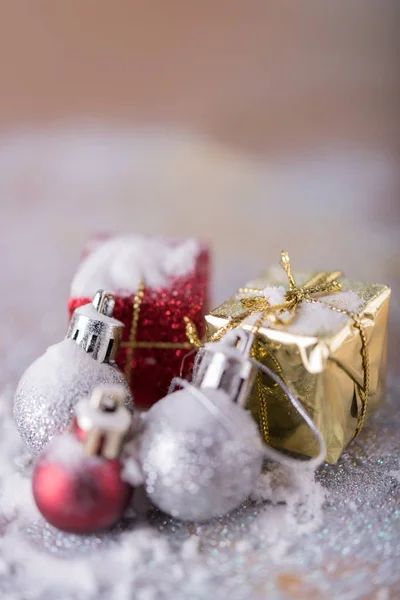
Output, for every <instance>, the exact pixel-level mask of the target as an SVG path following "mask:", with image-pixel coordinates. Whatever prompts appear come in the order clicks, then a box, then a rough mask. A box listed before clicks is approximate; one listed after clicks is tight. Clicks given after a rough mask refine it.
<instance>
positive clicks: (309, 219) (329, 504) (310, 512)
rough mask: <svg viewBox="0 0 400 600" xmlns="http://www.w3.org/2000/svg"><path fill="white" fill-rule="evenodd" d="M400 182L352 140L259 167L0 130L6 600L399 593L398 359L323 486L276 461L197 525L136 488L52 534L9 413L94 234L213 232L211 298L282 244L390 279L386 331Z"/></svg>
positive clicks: (319, 262)
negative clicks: (121, 511)
mask: <svg viewBox="0 0 400 600" xmlns="http://www.w3.org/2000/svg"><path fill="white" fill-rule="evenodd" d="M396 178H397V170H396V165H393V164H392V163H391V162H390V158H389V157H384V156H381V155H375V154H365V153H359V152H356V151H354V150H351V149H342V150H341V151H340V152H339V151H338V152H336V151H332V153H331V154H329V153H321V154H320V155H319V156H315V157H309V158H304V159H302V160H300V161H297V162H291V163H286V164H267V163H262V162H260V163H256V162H255V161H252V160H250V159H248V158H247V157H244V156H241V155H239V154H236V153H235V152H232V151H231V150H228V149H225V148H221V147H220V146H217V145H215V144H212V143H208V142H205V141H204V140H199V139H197V138H193V137H190V136H179V135H178V136H171V135H164V134H162V133H157V132H152V133H149V134H145V133H144V132H129V131H126V130H125V131H124V132H121V131H99V130H96V129H92V130H91V131H87V132H86V133H85V132H83V131H82V128H77V129H76V130H61V131H57V130H53V131H44V132H31V133H28V134H24V133H21V134H15V135H11V134H10V136H3V137H2V138H1V140H0V197H1V202H2V209H3V214H2V218H1V220H0V253H1V256H2V257H3V262H2V271H1V277H2V296H1V309H2V310H1V316H0V324H1V334H2V335H1V336H0V352H1V359H2V368H1V371H0V383H1V389H2V392H1V398H0V413H1V414H0V456H1V459H0V597H1V598H4V599H5V600H26V599H28V598H29V600H55V599H57V600H94V599H96V600H102V599H104V600H132V598H135V600H170V599H171V598H174V600H188V599H189V598H190V600H192V599H194V600H209V599H210V598H213V599H214V600H226V599H227V598H229V599H230V600H256V599H258V598H268V600H288V599H292V598H293V599H297V598H310V599H311V598H312V599H313V600H325V599H330V598H334V599H335V600H361V599H365V598H371V599H373V600H375V599H376V600H388V599H391V598H398V597H400V582H399V579H400V575H399V569H398V565H399V562H400V525H399V519H400V511H399V498H400V482H399V479H400V476H399V472H400V465H399V451H400V441H399V436H398V431H399V428H400V411H399V410H398V401H399V396H400V380H399V378H398V377H397V376H396V373H398V372H399V368H398V362H397V363H396V355H395V353H394V352H392V354H391V370H390V376H389V381H390V386H389V398H388V403H387V405H386V407H385V408H384V409H383V410H382V411H381V412H380V413H379V414H378V415H377V416H376V417H375V418H374V419H372V420H371V421H369V422H368V424H367V426H366V427H365V429H364V430H363V432H362V433H361V435H360V436H359V437H358V438H357V440H355V441H354V442H353V443H352V444H351V445H350V447H349V449H348V450H347V452H346V453H345V454H344V456H343V457H342V459H341V460H340V461H339V463H338V464H337V465H334V466H326V467H322V468H321V469H320V470H319V471H318V473H317V476H316V481H314V480H313V479H312V478H311V477H309V478H306V477H305V476H304V474H303V473H302V474H301V476H299V475H297V474H296V473H293V472H290V471H287V470H284V469H282V468H280V467H275V468H272V469H271V470H269V471H268V472H267V473H265V474H264V475H263V476H262V477H261V478H260V480H259V482H258V484H257V486H256V489H255V491H254V493H253V500H252V501H250V502H248V503H247V504H245V505H244V506H243V507H241V508H240V509H238V510H237V511H234V512H233V513H232V514H230V515H228V516H226V517H224V518H221V519H215V520H213V521H211V522H210V523H206V524H201V525H196V524H183V523H181V522H179V521H176V520H174V519H170V518H168V517H166V516H164V515H163V514H161V513H160V512H157V511H156V510H155V509H153V508H152V507H151V506H150V505H149V504H148V502H147V501H146V499H145V497H144V495H143V493H142V492H140V493H138V494H137V495H136V498H134V503H133V506H132V507H131V508H130V510H129V511H128V513H127V514H126V516H125V519H124V520H123V522H122V523H121V524H120V526H118V527H117V528H116V529H115V530H113V531H112V532H109V533H107V534H103V535H95V536H83V537H81V536H73V535H65V534H62V533H60V532H58V531H56V530H55V529H54V528H52V527H51V526H49V525H46V524H45V523H44V522H43V520H42V519H41V518H40V516H39V515H38V513H37V511H36V508H35V507H34V505H33V502H32V496H31V492H30V480H29V474H30V472H31V468H32V463H31V460H32V459H31V457H30V456H29V455H28V454H27V450H26V448H25V446H24V445H23V443H22V441H20V439H19V437H18V435H17V433H16V430H15V427H14V424H13V421H12V418H11V398H12V395H13V392H14V390H15V386H16V383H17V380H18V378H19V377H20V375H21V374H22V372H23V371H24V370H25V369H26V367H27V366H28V364H29V363H30V362H32V360H34V359H35V358H36V357H38V356H39V355H40V354H42V353H43V351H44V350H45V348H46V347H47V346H49V345H50V344H52V343H57V342H58V341H59V340H61V339H62V338H63V336H64V334H65V329H66V318H67V306H66V300H67V297H68V293H69V287H70V282H71V279H72V276H73V273H74V272H75V269H76V265H77V264H78V261H79V256H80V253H81V250H82V247H83V244H84V242H85V241H86V240H87V238H88V237H89V236H91V235H93V233H96V232H97V231H115V232H121V231H127V232H130V231H133V232H140V233H141V232H145V233H148V234H153V233H156V234H162V235H167V236H182V234H183V235H189V236H193V237H197V236H199V237H203V236H204V237H206V238H207V237H208V238H209V239H211V240H212V241H213V245H214V247H215V248H216V257H215V269H216V280H215V291H216V293H215V297H214V302H213V304H214V305H217V304H218V303H219V302H221V301H223V300H224V299H226V298H227V297H229V296H230V295H231V293H232V292H233V291H235V289H237V288H238V287H239V286H240V285H242V284H243V282H244V281H247V280H249V279H250V278H251V277H254V276H255V275H257V274H258V273H259V272H260V271H262V270H263V269H265V268H266V267H268V266H269V265H270V264H274V263H276V262H277V260H278V259H279V251H280V250H281V249H282V248H285V249H286V250H287V251H288V252H289V253H290V256H291V259H292V263H293V268H294V269H295V270H297V269H298V268H299V267H303V268H306V269H310V270H314V269H320V268H321V269H326V270H328V269H332V270H334V269H342V270H344V271H345V272H346V275H348V276H351V277H354V278H355V279H361V280H362V279H370V280H372V281H379V282H383V283H388V284H390V285H392V286H393V288H394V292H396V290H397V293H394V294H393V299H392V315H391V329H392V339H393V340H395V339H396V335H397V334H398V333H399V332H400V306H399V303H398V300H397V297H398V293H399V286H398V281H397V277H398V272H399V262H398V258H397V257H398V256H399V252H398V250H399V247H398V226H397V224H396V223H395V222H394V221H393V220H388V221H384V220H383V218H377V216H376V214H374V212H373V211H374V208H373V207H374V206H376V205H377V203H378V204H379V206H380V209H379V210H380V211H381V212H382V214H383V212H384V204H383V199H384V198H385V197H386V195H387V190H388V189H390V188H391V186H393V185H394V182H395V181H396ZM274 198H278V199H279V202H278V201H274ZM321 198H323V200H324V202H322V201H321ZM377 199H378V201H377ZM199 207H201V209H199ZM250 215H253V216H252V217H251V218H250ZM278 225H279V226H278ZM338 231H340V240H339V239H338V237H337V236H338ZM316 249H318V251H317V252H316ZM396 286H397V287H396ZM392 344H393V342H392ZM393 348H394V346H393V345H392V349H393ZM131 468H132V471H133V470H134V465H131ZM130 476H131V477H133V474H132V473H131V474H130Z"/></svg>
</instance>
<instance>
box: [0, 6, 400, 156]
mask: <svg viewBox="0 0 400 600" xmlns="http://www.w3.org/2000/svg"><path fill="white" fill-rule="evenodd" d="M399 28H400V5H399V2H398V0H344V1H337V2H330V1H329V0H325V1H324V0H302V1H301V2H299V1H298V0H202V1H198V0H193V1H189V2H188V1H187V0H168V1H165V0H150V1H145V0H115V1H110V0H83V1H82V0H68V1H59V2H54V1H52V0H18V1H17V2H14V1H12V0H3V2H2V3H1V18H0V74H1V95H0V126H2V127H11V126H13V125H18V126H21V125H23V124H29V123H32V122H35V123H37V122H45V121H49V120H54V119H64V118H71V117H77V116H79V117H81V116H85V115H86V116H89V117H91V118H101V119H104V118H106V119H111V120H114V119H129V120H131V121H133V122H136V123H141V124H142V123H144V122H147V123H151V124H154V123H157V122H162V123H164V122H166V121H167V122H169V123H177V124H179V125H181V126H187V127H189V128H191V129H195V130H201V131H203V132H206V133H208V134H211V135H214V136H218V137H219V138H220V139H222V140H227V141H229V142H231V143H235V144H240V145H241V146H243V147H250V148H255V149H258V150H261V151H268V153H271V154H276V153H278V152H282V151H288V150H297V151H299V150H301V151H303V150H304V149H306V148H310V147H316V146H319V145H321V144H326V143H328V142H329V143H333V142H335V141H340V142H342V141H343V140H351V141H352V142H358V143H360V144H363V145H364V146H365V147H371V146H372V147H379V148H381V149H383V150H385V151H393V152H394V151H395V150H396V149H397V146H398V140H399V127H400V118H399V116H400V102H399V90H400V73H399V71H400V69H399V65H398V56H399V41H398V32H399Z"/></svg>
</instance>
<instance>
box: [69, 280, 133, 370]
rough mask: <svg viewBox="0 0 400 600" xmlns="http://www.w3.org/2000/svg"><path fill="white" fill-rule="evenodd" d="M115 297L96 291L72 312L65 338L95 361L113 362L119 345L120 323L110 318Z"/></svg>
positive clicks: (121, 327) (122, 325) (121, 324)
mask: <svg viewBox="0 0 400 600" xmlns="http://www.w3.org/2000/svg"><path fill="white" fill-rule="evenodd" d="M114 306H115V298H114V296H113V295H112V294H110V293H107V292H105V291H104V290H99V291H98V292H97V293H96V294H95V296H94V298H93V302H90V303H89V304H84V305H83V306H79V307H78V308H76V309H75V310H74V312H73V315H72V318H71V322H70V324H69V328H68V332H67V335H66V337H67V338H71V339H72V340H74V341H75V342H76V343H77V344H78V346H80V347H81V348H83V349H84V350H85V352H87V353H88V354H90V355H91V356H92V358H94V359H95V360H97V361H98V362H102V363H103V362H105V363H109V362H113V361H115V356H116V353H117V350H118V347H119V344H120V342H121V337H122V331H123V328H124V324H123V323H122V322H121V321H118V320H117V319H114V318H113V316H112V315H113V311H114Z"/></svg>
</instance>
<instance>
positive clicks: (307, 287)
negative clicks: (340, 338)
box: [186, 251, 370, 442]
mask: <svg viewBox="0 0 400 600" xmlns="http://www.w3.org/2000/svg"><path fill="white" fill-rule="evenodd" d="M281 265H282V267H283V269H284V271H285V273H286V275H287V278H288V281H289V289H288V290H287V291H286V293H285V301H284V302H282V303H281V304H275V305H272V304H271V303H270V301H269V300H268V298H266V297H265V296H261V295H260V292H261V291H262V290H260V289H256V288H240V289H239V293H243V294H254V295H253V296H251V297H247V298H243V299H242V300H241V304H242V306H243V308H244V309H245V310H244V312H242V313H241V314H240V315H237V316H234V317H231V318H230V319H229V321H228V323H227V324H226V325H224V326H223V327H221V328H220V329H219V330H218V331H217V332H215V333H214V335H212V336H211V337H210V338H209V340H208V341H210V342H216V341H218V340H220V339H221V338H222V337H223V336H224V335H225V333H227V332H228V331H230V330H231V329H234V328H235V327H239V326H240V325H242V324H243V323H244V321H245V320H246V319H248V318H249V317H250V316H252V315H254V314H257V313H259V314H260V316H259V318H258V319H257V321H256V323H255V324H254V325H252V327H251V328H252V331H253V333H254V334H255V335H256V334H257V333H258V332H259V329H260V327H261V326H262V325H263V324H264V323H265V321H266V320H267V321H269V322H270V323H272V324H279V325H283V326H285V325H286V326H288V325H290V324H291V323H292V322H293V320H294V319H295V318H296V312H297V309H298V307H299V305H300V304H301V303H302V302H310V303H316V304H317V303H321V304H323V305H324V306H326V307H328V308H329V309H331V310H334V311H336V312H338V313H342V314H345V315H347V316H349V317H350V318H351V319H352V320H353V324H354V326H355V327H356V328H357V329H358V330H359V332H360V338H361V358H362V366H363V374H364V381H363V385H362V386H357V387H358V392H359V396H360V398H361V403H362V409H361V413H360V415H359V418H358V423H357V428H356V432H355V435H354V437H356V436H357V435H358V434H359V432H360V431H361V429H362V427H363V426H364V422H365V418H366V414H367V408H368V397H369V387H370V366H369V355H368V345H367V337H366V334H365V330H364V327H363V325H362V323H361V320H360V317H359V315H358V314H357V313H354V312H352V311H349V310H346V309H344V308H339V307H337V306H333V305H331V304H328V303H327V302H321V300H320V299H319V296H321V295H326V294H332V293H335V292H339V291H340V290H341V289H342V285H341V284H340V283H339V282H338V281H337V279H338V277H340V276H341V275H342V273H341V271H334V272H331V273H327V272H321V273H318V274H317V275H315V276H314V277H312V278H311V279H310V280H309V281H307V282H306V283H305V284H303V285H301V286H299V285H297V283H296V281H295V278H294V276H293V271H292V267H291V264H290V259H289V255H288V253H287V252H283V251H282V252H281ZM190 326H192V329H190ZM192 330H193V324H191V323H190V322H189V323H188V322H187V327H186V332H187V336H188V339H189V340H191V341H192V342H193V343H194V344H196V345H197V347H199V346H201V341H200V340H199V339H198V338H196V336H195V335H194V334H193V331H192ZM189 334H191V336H189ZM266 353H267V354H268V355H269V358H271V360H272V361H273V362H274V363H275V366H276V368H277V371H278V374H279V375H280V377H281V378H282V379H283V380H284V374H283V373H282V369H281V367H280V365H279V363H278V362H277V361H276V359H275V357H274V356H273V355H272V354H271V353H268V352H267V351H266V349H265V348H263V347H262V346H261V344H260V343H259V342H256V344H255V345H254V348H253V357H254V358H256V359H257V360H259V361H260V360H262V359H263V358H265V356H266ZM256 392H257V395H258V402H259V407H260V417H261V429H262V434H263V437H264V440H265V441H266V442H268V440H269V427H268V415H267V401H266V398H265V389H264V384H263V381H262V375H261V372H259V373H258V376H257V380H256Z"/></svg>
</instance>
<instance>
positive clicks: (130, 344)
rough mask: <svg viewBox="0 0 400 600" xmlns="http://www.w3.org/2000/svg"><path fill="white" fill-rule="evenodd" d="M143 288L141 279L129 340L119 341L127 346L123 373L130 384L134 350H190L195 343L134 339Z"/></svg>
mask: <svg viewBox="0 0 400 600" xmlns="http://www.w3.org/2000/svg"><path fill="white" fill-rule="evenodd" d="M144 289H145V284H144V281H143V280H142V281H141V282H140V283H139V286H138V290H137V292H136V294H135V296H134V298H133V304H132V323H131V329H130V332H129V340H128V341H127V342H121V348H127V353H126V363H125V369H124V373H125V377H126V379H127V380H128V382H129V383H130V384H132V362H133V357H134V355H135V350H137V349H141V348H151V349H157V350H192V349H193V348H194V347H195V345H194V344H193V343H191V342H190V341H188V342H145V341H143V342H141V341H138V340H137V339H136V337H137V330H138V325H139V318H140V310H141V308H142V303H143V297H144ZM186 319H187V317H185V322H186ZM190 323H191V325H192V327H193V328H195V325H194V324H193V323H192V322H190ZM187 328H188V326H186V330H187Z"/></svg>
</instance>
